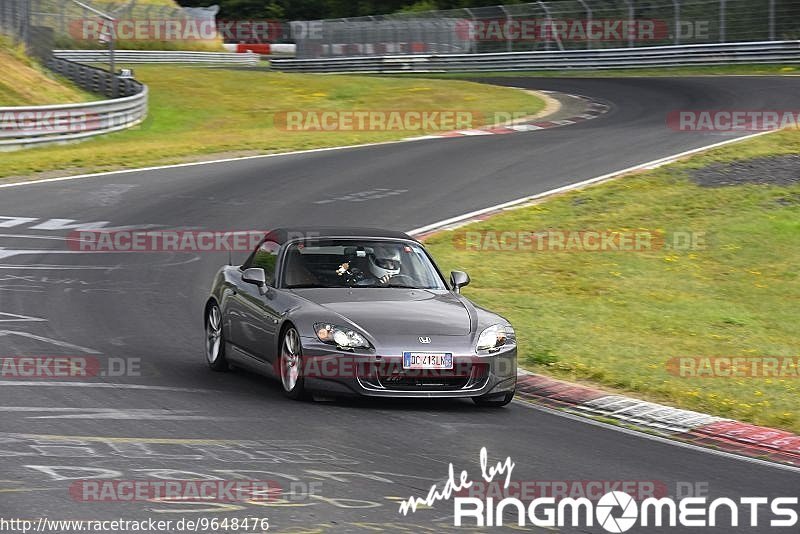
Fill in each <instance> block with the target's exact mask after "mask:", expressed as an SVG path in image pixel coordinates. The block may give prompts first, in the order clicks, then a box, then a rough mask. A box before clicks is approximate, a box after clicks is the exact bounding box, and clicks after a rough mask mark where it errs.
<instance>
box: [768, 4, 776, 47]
mask: <svg viewBox="0 0 800 534" xmlns="http://www.w3.org/2000/svg"><path fill="white" fill-rule="evenodd" d="M769 40H770V41H774V40H775V0H769Z"/></svg>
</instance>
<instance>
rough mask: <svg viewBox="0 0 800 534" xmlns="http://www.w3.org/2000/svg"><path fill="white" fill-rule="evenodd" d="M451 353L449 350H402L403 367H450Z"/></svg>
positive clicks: (451, 365)
mask: <svg viewBox="0 0 800 534" xmlns="http://www.w3.org/2000/svg"><path fill="white" fill-rule="evenodd" d="M452 368H453V354H452V353H449V352H404V353H403V369H452Z"/></svg>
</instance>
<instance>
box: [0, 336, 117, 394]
mask: <svg viewBox="0 0 800 534" xmlns="http://www.w3.org/2000/svg"><path fill="white" fill-rule="evenodd" d="M3 336H20V337H26V338H28V339H33V340H35V341H41V342H43V343H49V344H51V345H55V346H56V347H61V348H63V349H70V350H79V351H81V352H85V353H86V354H102V353H101V352H98V351H96V350H94V349H90V348H87V347H81V346H80V345H73V344H72V343H67V342H66V341H61V340H58V339H52V338H49V337H45V336H37V335H36V334H31V333H29V332H21V331H19V330H0V337H3ZM3 383H5V382H3Z"/></svg>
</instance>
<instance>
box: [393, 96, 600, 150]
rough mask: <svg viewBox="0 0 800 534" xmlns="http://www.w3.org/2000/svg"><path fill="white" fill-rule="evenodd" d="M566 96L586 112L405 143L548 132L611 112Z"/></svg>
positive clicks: (589, 101)
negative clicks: (577, 102) (550, 119)
mask: <svg viewBox="0 0 800 534" xmlns="http://www.w3.org/2000/svg"><path fill="white" fill-rule="evenodd" d="M539 92H541V93H544V94H548V95H550V94H564V93H555V92H553V91H539ZM565 96H568V97H570V98H574V99H576V100H581V101H582V102H583V103H584V104H585V106H586V111H584V112H583V113H580V114H577V115H574V116H572V117H566V118H564V119H559V120H552V121H549V120H536V119H531V120H529V121H525V120H523V121H515V122H514V123H513V124H499V125H491V126H484V127H482V128H473V129H469V130H454V131H450V132H442V133H438V134H430V135H421V136H417V137H408V138H406V139H404V141H420V140H423V139H447V138H452V137H474V136H480V135H506V134H513V133H520V132H533V131H536V130H547V129H549V128H557V127H559V126H568V125H570V124H577V123H579V122H584V121H588V120H592V119H596V118H597V117H600V116H601V115H603V114H605V113H608V112H609V111H610V110H611V108H610V106H609V105H608V104H605V103H603V102H600V101H598V100H594V99H591V98H589V97H586V96H581V95H571V94H566V95H565Z"/></svg>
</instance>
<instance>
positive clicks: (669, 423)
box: [517, 370, 800, 467]
mask: <svg viewBox="0 0 800 534" xmlns="http://www.w3.org/2000/svg"><path fill="white" fill-rule="evenodd" d="M517 395H518V397H521V398H524V399H526V400H530V401H533V402H536V403H540V404H544V405H546V406H550V407H552V408H560V409H565V410H567V411H569V412H571V413H574V414H578V415H584V416H589V417H601V418H604V419H612V420H615V421H618V422H620V423H624V424H628V425H632V426H634V427H639V428H646V429H649V430H653V431H656V432H657V433H659V434H662V435H666V436H668V437H670V438H672V439H677V440H680V441H684V442H689V443H693V444H695V445H701V446H704V447H711V448H715V449H717V450H722V451H725V452H729V453H733V454H739V455H742V456H749V457H753V458H762V459H767V460H771V461H774V462H780V463H784V464H788V465H793V466H798V467H800V436H798V435H795V434H792V433H791V432H787V431H784V430H776V429H773V428H767V427H761V426H757V425H752V424H749V423H742V422H740V421H734V420H732V419H723V418H721V417H714V416H712V415H707V414H704V413H699V412H693V411H690V410H682V409H680V408H672V407H670V406H664V405H661V404H656V403H654V402H646V401H642V400H638V399H633V398H631V397H626V396H623V395H609V394H608V393H607V392H604V391H601V390H599V389H594V388H590V387H586V386H582V385H579V384H572V383H569V382H564V381H561V380H556V379H553V378H549V377H546V376H541V375H536V374H532V373H529V372H527V371H524V370H520V377H519V380H518V382H517Z"/></svg>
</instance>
